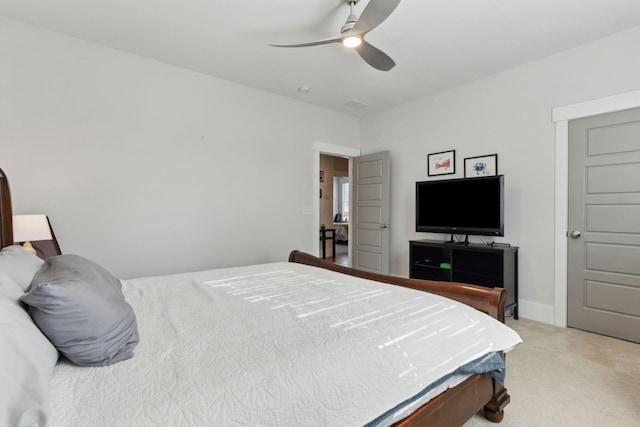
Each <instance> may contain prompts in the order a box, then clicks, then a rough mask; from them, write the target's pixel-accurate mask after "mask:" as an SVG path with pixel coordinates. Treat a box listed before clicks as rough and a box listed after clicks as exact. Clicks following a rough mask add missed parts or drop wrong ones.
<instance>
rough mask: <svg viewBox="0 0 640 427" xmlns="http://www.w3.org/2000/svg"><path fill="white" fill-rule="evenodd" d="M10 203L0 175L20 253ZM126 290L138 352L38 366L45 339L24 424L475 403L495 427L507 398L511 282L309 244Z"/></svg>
mask: <svg viewBox="0 0 640 427" xmlns="http://www.w3.org/2000/svg"><path fill="white" fill-rule="evenodd" d="M10 200H11V196H10V193H9V186H8V183H7V179H6V176H4V173H3V172H2V171H1V170H0V202H1V204H2V205H1V206H0V221H1V223H2V224H1V227H0V233H1V234H0V238H1V243H2V247H3V248H5V249H6V248H11V249H12V250H13V246H12V245H13V241H12V240H13V239H12V230H11V201H10ZM5 249H3V251H4V250H5ZM20 256H22V254H21V255H20ZM65 257H67V255H63V256H61V257H54V258H49V260H48V261H47V263H54V262H56V261H57V260H60V259H62V258H65ZM47 263H45V265H46V264H47ZM1 265H2V263H1V258H0V286H2V283H1V280H2V277H3V276H2V275H3V272H2V270H1ZM38 274H40V273H39V272H38V273H36V275H35V276H34V279H33V281H34V283H35V281H36V277H38ZM5 279H6V280H9V279H10V278H6V277H5ZM34 286H35V285H34V284H32V288H31V290H29V291H27V290H25V294H24V295H28V294H29V293H31V292H33V287H34ZM118 287H121V291H122V292H121V294H122V295H123V297H124V299H125V300H126V303H127V304H128V305H129V306H130V307H131V309H132V312H133V313H135V315H136V316H137V318H136V320H135V322H137V329H136V337H135V338H136V342H135V345H134V347H131V346H130V347H131V348H127V349H128V351H129V350H130V351H129V353H130V354H129V357H127V358H124V359H122V360H116V362H117V363H113V364H109V365H108V366H99V367H98V366H94V367H82V366H78V365H76V364H74V363H72V362H71V361H70V360H68V359H67V358H65V357H59V358H58V357H57V353H55V359H54V363H53V364H51V357H49V359H47V360H48V362H46V363H45V362H42V361H41V360H39V359H38V360H35V358H37V357H41V358H45V357H44V356H45V355H46V354H47V353H51V351H52V350H51V348H52V347H51V346H49V347H47V350H43V351H39V352H28V356H29V357H32V358H34V360H33V363H34V366H36V367H37V369H38V370H39V376H38V377H35V374H33V373H32V374H30V375H31V376H30V377H29V378H30V380H31V381H30V382H29V384H28V386H29V387H33V386H34V385H33V384H32V383H34V382H35V380H34V378H35V379H37V380H38V381H40V383H41V387H40V388H43V387H44V388H46V389H47V393H44V395H43V396H42V397H41V399H40V400H38V401H36V402H35V403H33V404H32V405H31V406H32V407H30V408H25V407H24V405H23V406H20V405H22V403H20V402H21V401H18V403H17V404H16V405H18V410H17V412H20V411H22V412H23V414H22V419H21V420H22V421H21V422H22V423H23V424H24V425H30V424H28V423H31V424H33V425H44V423H47V425H51V426H63V425H64V426H74V425H77V426H80V425H158V424H162V425H184V426H200V425H265V426H266V425H367V426H384V425H397V426H427V425H432V426H433V425H437V426H456V425H461V424H463V423H464V422H465V421H466V420H467V419H469V418H470V417H471V416H473V415H474V414H476V413H477V412H478V411H484V415H485V416H486V417H487V418H488V419H490V420H492V421H496V422H499V421H501V420H502V418H503V415H504V412H503V409H504V407H505V406H506V405H507V404H508V403H509V399H510V398H509V395H508V394H507V391H506V389H505V388H504V386H503V385H502V381H503V379H504V377H503V375H504V356H503V354H504V353H506V352H507V351H509V350H510V349H512V348H514V347H515V346H517V345H518V344H519V343H520V338H519V337H518V335H517V334H516V333H515V332H514V331H512V330H511V329H510V328H508V327H506V326H505V325H504V303H505V300H506V294H505V291H504V290H502V289H498V288H494V289H488V288H483V287H478V286H473V285H467V284H456V283H440V282H433V281H423V280H417V279H407V278H399V277H392V276H384V275H378V274H373V273H367V272H363V271H358V270H353V269H350V268H347V267H342V266H339V265H336V264H333V263H331V262H328V261H324V260H321V259H319V258H317V257H314V256H312V255H309V254H306V253H303V252H300V251H292V252H291V254H290V256H289V259H288V262H280V263H270V264H262V265H250V266H245V267H236V268H225V269H216V270H209V271H201V272H193V273H183V274H177V275H170V276H162V277H145V278H139V279H134V280H127V281H118ZM16 292H17V291H16ZM11 295H14V294H11ZM11 295H10V296H9V297H11ZM0 296H1V295H0ZM5 298H7V297H6V295H5ZM20 298H21V300H22V301H25V298H24V296H22V297H20ZM9 303H11V301H9ZM7 304H8V303H7ZM3 307H4V306H3V305H0V313H1V310H3ZM30 307H31V308H30V309H32V306H30ZM10 309H12V310H17V309H16V306H15V304H14V305H12V306H11V307H10ZM21 309H22V310H24V307H21ZM17 315H19V316H21V317H20V318H19V319H18V321H17V322H19V323H21V324H24V326H25V327H31V332H30V333H32V334H37V330H35V329H36V328H35V327H33V325H28V324H27V323H28V316H26V317H25V316H24V313H17ZM32 317H33V314H32ZM1 320H2V317H0V321H1ZM135 322H134V324H135ZM38 326H40V325H38ZM41 329H42V328H41ZM138 333H139V342H138V341H137V338H138ZM10 338H11V337H9V343H11V341H10ZM14 338H15V337H14ZM43 341H47V340H46V339H45V340H42V339H41V340H40V342H39V343H40V345H44V346H47V343H46V342H43ZM130 343H131V342H129V344H130ZM18 344H20V342H19V341H18ZM456 346H457V347H456ZM16 351H17V350H16ZM53 351H54V352H55V349H54V350H53ZM36 353H37V354H36ZM10 356H11V355H10ZM49 356H51V355H50V354H49ZM131 356H133V357H131ZM3 357H4V356H3ZM18 359H19V361H20V362H22V361H23V359H27V356H26V355H24V354H19V353H17V354H16V355H14V361H15V360H18ZM56 360H57V361H56ZM47 363H49V365H52V366H49V365H47ZM14 370H15V369H14ZM34 370H35V369H34ZM49 370H50V371H51V372H49ZM14 374H15V373H10V375H14ZM3 375H9V374H7V373H6V372H2V373H0V380H2V379H3V378H2V376H3ZM42 384H44V385H42ZM27 391H28V392H29V393H31V394H33V390H31V389H29V390H27ZM1 393H2V392H0V398H2V397H3V396H2V394H1ZM9 397H11V398H13V399H16V397H15V395H13V396H9ZM9 397H7V399H9ZM27 400H28V399H27ZM25 414H26V415H25ZM20 415H21V414H20V413H18V414H17V415H16V410H14V411H13V414H12V415H11V414H10V415H5V414H3V413H0V417H3V416H13V417H16V416H17V417H18V418H16V419H20ZM3 421H4V420H3V419H2V418H0V424H2V422H3ZM18 424H19V423H18Z"/></svg>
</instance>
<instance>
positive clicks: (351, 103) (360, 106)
mask: <svg viewBox="0 0 640 427" xmlns="http://www.w3.org/2000/svg"><path fill="white" fill-rule="evenodd" d="M343 105H346V106H347V107H351V108H353V109H355V110H362V109H363V108H367V107H368V105H367V104H365V103H364V102H360V101H356V100H355V99H351V100H349V101H347V102H345V103H344V104H343Z"/></svg>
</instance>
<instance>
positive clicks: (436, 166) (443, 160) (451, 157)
mask: <svg viewBox="0 0 640 427" xmlns="http://www.w3.org/2000/svg"><path fill="white" fill-rule="evenodd" d="M427 163H428V169H427V173H428V174H429V176H435V175H449V174H452V173H456V150H450V151H443V152H441V153H432V154H429V155H428V156H427Z"/></svg>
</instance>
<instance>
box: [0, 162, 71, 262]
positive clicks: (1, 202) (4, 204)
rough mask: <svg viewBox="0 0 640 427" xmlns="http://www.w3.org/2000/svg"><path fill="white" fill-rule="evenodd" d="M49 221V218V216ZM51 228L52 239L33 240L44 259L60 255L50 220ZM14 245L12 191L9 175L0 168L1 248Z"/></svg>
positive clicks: (34, 245)
mask: <svg viewBox="0 0 640 427" xmlns="http://www.w3.org/2000/svg"><path fill="white" fill-rule="evenodd" d="M47 221H49V218H47ZM49 230H51V240H40V241H37V242H31V244H32V245H33V248H34V249H35V251H36V255H38V256H39V257H40V258H42V259H47V258H49V257H50V256H54V255H60V254H61V253H62V252H61V251H60V246H59V245H58V240H57V239H56V235H55V233H54V232H53V227H51V222H49ZM11 245H13V210H12V209H11V191H9V180H8V179H7V175H6V174H5V173H4V171H3V170H2V169H0V249H1V248H4V247H5V246H11Z"/></svg>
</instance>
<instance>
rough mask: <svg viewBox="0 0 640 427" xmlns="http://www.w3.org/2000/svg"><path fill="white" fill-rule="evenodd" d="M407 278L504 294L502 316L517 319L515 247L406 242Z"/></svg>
mask: <svg viewBox="0 0 640 427" xmlns="http://www.w3.org/2000/svg"><path fill="white" fill-rule="evenodd" d="M409 276H410V277H411V278H415V279H427V280H441V281H445V282H462V283H471V284H474V285H480V286H485V287H488V288H493V287H499V288H504V289H505V290H506V291H507V302H506V304H505V313H506V312H510V313H511V314H513V317H514V318H515V319H517V318H518V247H516V246H512V247H494V246H488V245H482V244H474V243H470V244H468V245H466V244H460V243H447V242H439V241H435V240H411V241H410V242H409Z"/></svg>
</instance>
